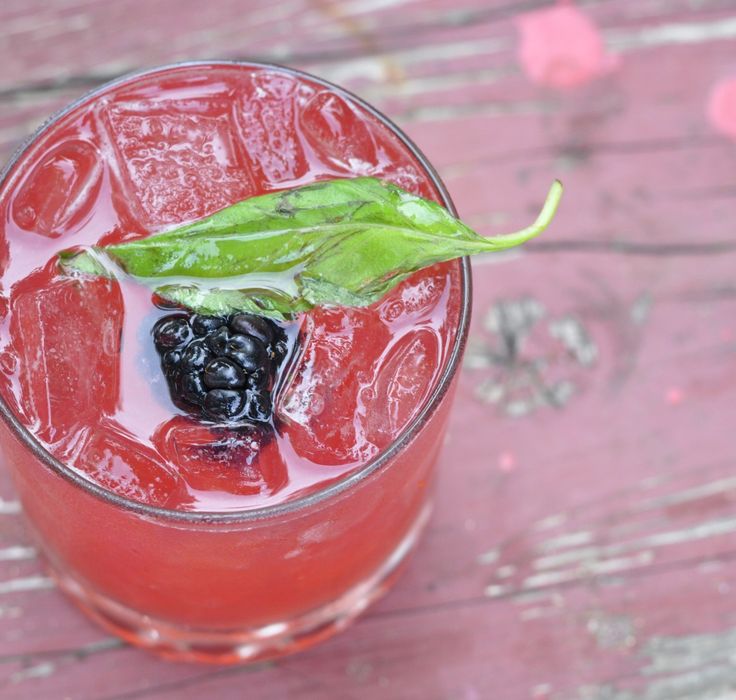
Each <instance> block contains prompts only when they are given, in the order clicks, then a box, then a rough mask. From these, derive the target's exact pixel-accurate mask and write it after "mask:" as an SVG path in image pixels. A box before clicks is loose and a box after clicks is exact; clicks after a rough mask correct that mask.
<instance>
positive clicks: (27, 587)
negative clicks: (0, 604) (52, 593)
mask: <svg viewBox="0 0 736 700" xmlns="http://www.w3.org/2000/svg"><path fill="white" fill-rule="evenodd" d="M55 585H56V584H55V583H54V580H53V579H51V578H49V577H48V576H26V577H25V578H14V579H11V580H10V581H0V595H3V594H5V593H20V592H22V591H45V590H48V589H49V588H54V586H55Z"/></svg>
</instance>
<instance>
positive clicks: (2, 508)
mask: <svg viewBox="0 0 736 700" xmlns="http://www.w3.org/2000/svg"><path fill="white" fill-rule="evenodd" d="M20 512H21V507H20V501H5V500H3V499H2V498H0V515H18V513H20Z"/></svg>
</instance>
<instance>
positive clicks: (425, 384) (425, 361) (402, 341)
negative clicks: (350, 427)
mask: <svg viewBox="0 0 736 700" xmlns="http://www.w3.org/2000/svg"><path fill="white" fill-rule="evenodd" d="M441 348H442V341H441V337H440V335H439V333H438V332H437V331H435V330H434V329H432V328H430V327H420V328H415V329H413V330H409V331H408V332H407V333H406V334H405V335H403V336H400V337H399V338H398V339H397V340H396V341H395V342H394V343H393V345H392V346H391V348H390V349H389V350H388V351H387V352H385V353H384V354H383V356H382V358H381V362H380V364H379V365H378V367H377V368H376V369H375V370H374V375H373V379H372V381H371V383H370V385H369V387H368V389H367V390H366V391H364V392H363V394H362V395H361V401H362V402H363V404H364V406H365V434H366V438H367V439H368V440H370V442H371V443H373V444H374V445H377V446H378V447H381V448H383V447H386V446H387V445H388V444H389V443H390V442H391V440H393V439H394V438H395V437H396V436H397V435H398V434H399V433H400V432H401V431H402V430H403V429H404V428H405V427H406V426H407V425H408V424H409V422H410V421H411V420H412V419H413V418H414V416H416V415H417V413H418V412H419V411H420V410H421V408H422V406H423V405H424V403H425V401H426V399H427V397H428V396H429V392H430V390H431V388H432V383H433V378H434V376H435V374H436V373H437V371H438V370H439V368H440V367H441Z"/></svg>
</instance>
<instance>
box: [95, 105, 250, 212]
mask: <svg viewBox="0 0 736 700" xmlns="http://www.w3.org/2000/svg"><path fill="white" fill-rule="evenodd" d="M232 110H233V105H232V103H231V102H230V100H227V99H224V98H222V97H220V98H214V97H213V98H210V99H209V100H207V101H205V100H193V99H190V100H159V101H156V102H151V103H148V104H145V103H143V102H141V103H138V102H135V103H124V104H116V105H114V106H112V107H109V108H107V110H106V111H105V112H104V113H103V121H104V122H105V124H106V127H107V129H108V131H109V133H110V137H111V139H112V142H113V144H114V150H115V152H116V156H115V157H116V160H117V167H118V168H119V170H120V171H121V177H122V178H123V180H124V181H125V182H127V184H128V185H129V189H130V194H131V196H132V197H133V198H134V199H135V200H136V201H137V202H138V203H139V205H140V209H141V211H140V212H139V213H140V215H141V216H142V218H143V219H144V221H145V222H146V223H148V224H149V225H153V226H156V225H162V224H169V223H181V222H183V221H188V220H190V219H196V218H199V217H202V216H206V215H208V214H211V213H213V212H215V211H217V210H218V209H222V208H223V207H225V206H228V205H230V204H233V203H235V202H237V201H239V200H241V199H245V198H246V197H248V196H251V195H252V194H254V187H253V183H252V181H251V179H250V175H249V172H248V168H247V166H246V165H245V163H244V161H243V157H242V155H241V154H240V152H239V147H238V144H237V130H236V127H235V124H234V120H233V117H232Z"/></svg>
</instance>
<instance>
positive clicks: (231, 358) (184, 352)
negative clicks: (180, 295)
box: [152, 313, 289, 424]
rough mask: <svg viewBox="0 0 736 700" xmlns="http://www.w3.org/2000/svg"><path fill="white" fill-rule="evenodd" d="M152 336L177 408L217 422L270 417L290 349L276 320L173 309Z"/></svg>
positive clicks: (254, 420) (247, 421) (245, 315)
mask: <svg viewBox="0 0 736 700" xmlns="http://www.w3.org/2000/svg"><path fill="white" fill-rule="evenodd" d="M152 334H153V342H154V345H155V346H156V349H157V351H158V353H159V355H160V357H161V368H162V370H163V372H164V375H165V376H166V380H167V383H168V386H169V392H170V393H171V398H172V400H173V401H174V403H176V405H177V406H179V407H181V408H183V409H185V410H187V411H190V412H193V413H196V414H198V415H200V416H201V417H203V418H205V419H208V420H212V421H216V422H219V423H249V424H252V423H253V422H256V423H268V422H269V421H270V420H271V416H272V412H273V407H272V401H271V389H272V387H273V384H274V380H275V376H276V372H277V371H278V369H279V365H280V364H281V363H282V362H283V360H284V358H285V357H286V355H287V354H288V347H289V346H288V338H287V335H286V332H285V331H284V329H283V328H282V327H281V326H279V325H278V324H277V323H275V322H274V321H271V320H270V319H267V318H263V317H260V316H254V315H253V314H246V313H238V314H234V315H232V316H230V317H224V316H203V315H201V314H185V313H175V314H169V315H167V316H164V317H163V318H161V319H159V320H158V321H157V322H156V324H155V325H154V327H153V331H152Z"/></svg>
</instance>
